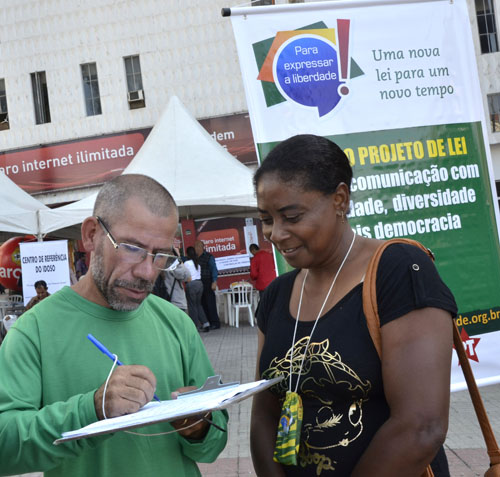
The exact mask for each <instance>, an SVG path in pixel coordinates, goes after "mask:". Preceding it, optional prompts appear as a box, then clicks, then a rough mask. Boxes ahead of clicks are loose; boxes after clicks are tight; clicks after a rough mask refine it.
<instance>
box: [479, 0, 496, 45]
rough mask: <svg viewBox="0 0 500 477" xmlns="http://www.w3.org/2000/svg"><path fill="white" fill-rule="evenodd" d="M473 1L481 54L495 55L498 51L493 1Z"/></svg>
mask: <svg viewBox="0 0 500 477" xmlns="http://www.w3.org/2000/svg"><path fill="white" fill-rule="evenodd" d="M475 1H476V16H477V26H478V29H479V43H480V44H481V53H495V52H496V51H498V39H497V27H496V24H495V11H494V9H493V0H475Z"/></svg>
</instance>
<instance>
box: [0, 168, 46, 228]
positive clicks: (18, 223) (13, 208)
mask: <svg viewBox="0 0 500 477" xmlns="http://www.w3.org/2000/svg"><path fill="white" fill-rule="evenodd" d="M0 201H1V202H2V203H3V204H4V206H3V207H2V210H1V211H0V232H10V233H16V234H35V235H36V234H37V232H38V229H39V225H38V211H45V210H49V208H48V207H47V206H45V205H44V204H42V203H41V202H40V201H38V200H36V199H34V198H33V197H31V195H29V194H28V193H27V192H25V191H24V190H23V189H21V188H20V187H19V186H18V185H16V184H15V183H14V182H13V181H11V180H10V179H9V178H8V177H7V176H6V175H5V174H3V173H0ZM2 238H3V237H2Z"/></svg>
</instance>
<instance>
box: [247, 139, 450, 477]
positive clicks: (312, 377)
mask: <svg viewBox="0 0 500 477" xmlns="http://www.w3.org/2000/svg"><path fill="white" fill-rule="evenodd" d="M351 179H352V169H351V166H350V163H349V159H348V158H347V156H346V155H345V153H344V152H343V151H342V149H340V147H338V146H337V145H336V144H335V143H333V142H331V141H330V140H328V139H326V138H324V137H321V136H314V135H299V136H294V137H292V138H290V139H287V140H286V141H284V142H282V143H280V144H278V145H277V146H276V147H275V148H274V149H273V150H272V151H271V152H270V153H269V154H268V155H267V157H266V159H265V160H264V161H263V162H262V165H261V166H260V167H259V169H258V170H257V172H256V173H255V175H254V185H255V188H256V193H257V207H258V210H259V216H260V219H261V221H262V232H263V234H264V236H265V237H266V238H267V239H268V240H270V241H271V242H272V243H273V245H274V246H275V247H276V249H277V250H278V251H279V253H281V254H282V255H283V257H284V259H285V260H286V261H287V262H288V264H289V265H291V266H292V267H293V268H294V270H293V271H291V272H289V273H286V274H283V275H281V276H279V277H278V278H276V279H275V280H274V281H273V282H272V283H271V284H270V285H269V286H268V287H267V288H266V291H265V292H264V294H263V297H262V300H261V301H260V308H259V313H258V314H257V323H258V326H259V331H258V352H257V369H256V374H257V379H263V378H267V379H269V378H273V377H277V376H279V375H281V376H283V377H284V380H283V381H281V382H280V383H279V384H277V385H275V386H273V387H271V388H270V389H269V390H265V391H263V392H261V393H259V394H257V395H255V396H254V398H253V404H252V417H251V431H250V440H251V450H252V460H253V463H254V466H255V471H256V473H257V475H259V476H273V477H281V476H294V477H297V476H304V477H310V476H313V475H321V476H322V477H327V476H331V477H337V476H338V477H345V476H350V477H379V476H381V477H382V476H383V477H410V476H412V477H420V476H421V475H422V474H423V473H424V470H425V469H426V466H428V465H429V464H430V463H431V462H432V464H433V472H434V475H435V476H436V477H437V476H439V477H445V476H446V477H448V476H449V475H450V474H449V470H448V465H447V462H446V455H445V453H444V449H443V443H444V440H445V437H446V431H447V427H448V414H449V403H450V375H451V353H452V348H453V337H452V336H453V334H452V319H453V316H456V313H457V305H456V303H455V299H454V297H453V295H452V293H451V291H450V290H449V288H448V287H447V286H446V285H445V284H444V282H443V281H442V280H441V278H440V276H439V274H438V272H437V270H436V268H435V266H434V264H433V262H432V260H431V259H430V258H429V256H428V255H427V254H426V253H425V252H424V251H422V250H421V249H420V248H417V247H415V246H413V245H409V244H393V245H391V246H389V247H387V248H386V249H385V250H384V252H383V253H382V256H381V260H380V263H379V266H378V269H377V282H376V294H377V297H376V298H377V304H378V312H379V316H380V334H381V340H382V354H381V359H379V356H378V354H377V351H376V349H375V346H374V344H373V341H372V339H371V337H370V334H369V332H368V327H367V322H366V316H365V314H364V312H363V298H362V290H363V284H362V282H363V279H364V275H365V273H366V269H367V266H368V263H369V261H370V259H371V258H372V256H373V254H374V253H375V251H376V250H377V249H378V247H379V246H380V245H381V244H382V243H383V242H382V241H379V240H375V239H371V238H366V237H362V236H359V235H357V234H355V233H354V231H353V229H352V227H351V225H350V224H349V222H348V220H347V217H346V215H347V214H348V212H349V204H350V198H351V196H350V185H351ZM299 409H302V412H303V415H302V416H301V412H300V411H299ZM301 417H302V425H301V426H300V425H299V420H300V418H301ZM293 421H295V422H293ZM294 431H297V434H298V435H297V442H296V443H297V444H298V450H297V448H296V446H295V442H290V441H289V440H288V439H289V437H291V436H292V437H294Z"/></svg>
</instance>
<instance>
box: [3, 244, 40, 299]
mask: <svg viewBox="0 0 500 477" xmlns="http://www.w3.org/2000/svg"><path fill="white" fill-rule="evenodd" d="M34 240H35V237H33V236H32V235H26V236H24V237H12V238H11V239H9V240H7V242H4V244H3V245H2V246H1V247H0V283H1V284H2V285H3V286H4V287H5V288H8V289H9V290H14V291H19V292H22V288H21V287H20V286H18V282H19V278H21V252H20V251H19V243H20V242H33V241H34Z"/></svg>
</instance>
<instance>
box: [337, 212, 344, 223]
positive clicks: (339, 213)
mask: <svg viewBox="0 0 500 477" xmlns="http://www.w3.org/2000/svg"><path fill="white" fill-rule="evenodd" d="M337 216H338V217H341V218H342V219H341V221H342V223H343V224H345V212H344V211H343V210H340V211H339V210H337Z"/></svg>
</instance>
